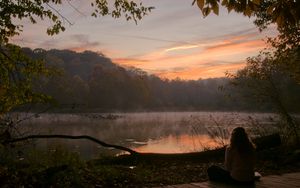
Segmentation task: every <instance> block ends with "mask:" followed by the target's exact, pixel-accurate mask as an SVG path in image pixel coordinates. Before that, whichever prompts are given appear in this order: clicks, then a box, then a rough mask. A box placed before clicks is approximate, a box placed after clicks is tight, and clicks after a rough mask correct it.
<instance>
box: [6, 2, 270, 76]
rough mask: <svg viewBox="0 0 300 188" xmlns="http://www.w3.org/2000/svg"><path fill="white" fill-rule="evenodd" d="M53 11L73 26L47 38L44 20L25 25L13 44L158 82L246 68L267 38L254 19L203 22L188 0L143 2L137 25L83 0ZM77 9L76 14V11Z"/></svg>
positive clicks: (229, 16) (224, 15)
mask: <svg viewBox="0 0 300 188" xmlns="http://www.w3.org/2000/svg"><path fill="white" fill-rule="evenodd" d="M67 2H68V1H66V2H65V4H64V5H63V6H62V7H59V8H58V10H59V11H60V12H61V13H62V14H63V15H64V16H65V17H67V18H68V19H69V20H70V21H71V22H72V23H73V24H72V25H68V24H67V23H66V24H65V26H66V31H65V32H63V33H60V34H59V35H57V36H52V37H51V36H47V34H46V28H47V27H48V26H49V25H50V22H49V21H43V22H38V24H35V25H32V24H30V23H29V22H28V21H22V23H23V24H24V28H23V33H22V34H21V35H20V36H17V37H14V38H13V39H12V42H15V43H18V44H19V45H21V46H24V47H25V46H26V47H31V48H44V49H53V48H56V49H70V50H75V51H84V50H92V51H96V52H101V53H103V54H105V55H106V56H107V57H109V58H111V59H112V60H113V62H115V63H118V64H120V65H122V66H134V67H136V68H140V69H142V70H144V71H147V72H148V73H151V74H156V75H158V76H160V77H163V78H170V79H173V78H176V77H179V78H181V79H199V78H210V77H222V76H224V73H225V72H226V71H229V72H234V71H236V70H238V69H240V68H242V67H243V66H245V59H246V58H247V57H249V56H253V55H256V54H258V52H259V50H262V49H263V48H264V47H266V45H265V43H264V41H263V40H262V39H265V37H266V36H274V35H275V34H276V32H275V29H268V30H266V31H264V32H263V33H260V32H259V31H258V29H257V28H256V27H255V26H254V24H253V23H252V22H253V19H252V18H251V19H249V18H248V17H244V16H243V15H240V14H236V13H233V12H232V13H229V14H228V13H227V10H225V9H221V10H220V15H219V16H216V15H213V14H211V15H209V16H208V17H206V18H203V16H202V14H201V12H200V10H199V9H198V7H197V6H192V5H191V4H192V0H184V1H183V0H144V1H143V3H144V4H145V5H150V6H154V7H155V9H154V10H153V11H152V12H151V13H150V14H149V15H148V16H146V17H144V18H143V19H142V20H141V21H140V22H138V24H137V25H136V24H135V23H134V22H127V21H125V19H124V18H121V19H113V18H110V17H101V18H93V17H91V16H90V14H91V8H90V3H88V1H83V0H72V1H71V2H69V3H67ZM74 7H76V9H77V10H78V11H77V10H75V8H74Z"/></svg>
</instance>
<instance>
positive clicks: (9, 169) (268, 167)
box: [0, 147, 300, 187]
mask: <svg viewBox="0 0 300 188" xmlns="http://www.w3.org/2000/svg"><path fill="white" fill-rule="evenodd" d="M298 149H299V148H298ZM298 149H297V148H296V149H295V148H293V149H289V150H287V149H286V148H282V147H277V148H273V149H268V150H264V151H260V152H258V153H257V164H256V171H259V172H260V173H261V174H262V175H263V176H266V175H270V174H281V173H287V172H300V157H299V154H300V152H299V150H298ZM0 157H1V158H0V187H22V186H24V187H152V186H162V185H172V184H183V183H191V182H201V181H206V180H207V175H206V169H207V168H208V167H209V166H210V165H212V164H218V165H222V162H223V156H217V157H209V158H207V159H201V160H199V159H197V157H186V158H185V157H182V158H176V157H175V158H174V157H170V156H167V157H157V156H150V157H146V158H139V157H129V156H126V157H124V156H123V157H108V156H100V157H99V159H97V160H90V161H83V160H81V159H80V158H79V156H78V155H77V154H74V153H70V152H68V151H66V150H65V149H63V148H55V149H54V148H52V149H49V150H48V151H37V150H32V151H27V152H26V154H25V153H23V152H22V151H20V150H18V149H16V148H15V149H9V150H8V149H5V148H1V156H0Z"/></svg>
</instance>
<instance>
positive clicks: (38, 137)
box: [3, 134, 138, 155]
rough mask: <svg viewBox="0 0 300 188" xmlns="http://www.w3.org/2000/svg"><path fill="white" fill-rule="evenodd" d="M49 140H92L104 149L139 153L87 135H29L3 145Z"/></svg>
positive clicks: (7, 141)
mask: <svg viewBox="0 0 300 188" xmlns="http://www.w3.org/2000/svg"><path fill="white" fill-rule="evenodd" d="M49 138H62V139H86V140H90V141H92V142H95V143H97V144H99V145H101V146H103V147H109V148H115V149H119V150H122V151H127V152H129V153H130V154H132V155H134V154H138V152H136V151H134V150H132V149H129V148H127V147H124V146H119V145H114V144H108V143H105V142H103V141H101V140H98V139H96V138H94V137H91V136H87V135H80V136H71V135H60V134H56V135H29V136H25V137H21V138H15V139H11V140H6V141H4V142H3V144H9V143H14V142H20V141H25V140H30V139H49Z"/></svg>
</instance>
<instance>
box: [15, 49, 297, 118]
mask: <svg viewBox="0 0 300 188" xmlns="http://www.w3.org/2000/svg"><path fill="white" fill-rule="evenodd" d="M22 50H23V51H24V52H25V54H26V55H28V56H29V57H32V58H33V59H37V60H42V61H44V62H45V63H46V65H47V66H48V67H49V68H50V67H51V68H52V69H53V68H54V70H55V71H54V72H55V73H53V74H52V75H51V76H50V77H41V78H40V79H38V80H36V81H35V82H34V89H35V90H36V91H37V92H40V93H43V94H46V95H49V96H52V97H53V99H54V101H55V104H56V105H57V106H59V107H60V110H61V111H63V110H62V109H64V110H65V111H73V112H82V111H93V112H107V111H196V110H198V111H199V110H200V111H207V110H212V111H217V110H218V111H268V112H272V111H273V106H272V103H273V101H270V100H269V98H266V99H264V101H258V100H257V97H256V96H255V95H256V93H257V91H255V90H256V89H255V88H253V87H241V85H244V86H245V85H246V84H247V83H248V82H249V79H251V78H247V79H248V82H247V81H246V80H244V81H242V84H240V85H239V86H236V85H235V84H233V78H231V77H230V76H228V77H222V78H210V79H199V80H181V79H180V78H177V79H174V80H169V79H162V78H159V77H158V76H156V75H150V74H147V73H146V72H145V71H143V70H140V69H137V68H134V67H121V66H119V65H117V64H115V63H114V62H113V61H112V60H111V59H110V58H109V57H106V56H105V55H103V54H101V53H96V52H92V51H84V52H80V53H79V52H74V51H70V50H55V49H52V50H44V49H34V50H32V49H30V48H23V49H22ZM199 76H200V77H201V75H199ZM224 76H225V75H224ZM274 79H276V80H275V81H276V90H277V92H279V95H280V96H279V97H280V99H281V100H282V103H283V104H284V106H285V108H286V109H287V110H289V111H290V112H298V111H299V109H300V108H299V106H300V104H299V103H297V101H299V99H300V96H299V95H298V93H299V92H300V86H299V84H297V83H295V81H293V80H292V79H289V77H287V76H286V75H282V74H278V75H275V78H274ZM260 84H261V85H263V84H264V83H263V82H261V83H260ZM39 107H41V105H39ZM18 109H23V108H22V107H21V108H18Z"/></svg>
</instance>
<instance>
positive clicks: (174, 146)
mask: <svg viewBox="0 0 300 188" xmlns="http://www.w3.org/2000/svg"><path fill="white" fill-rule="evenodd" d="M224 141H228V140H224ZM220 146H221V144H220V143H219V142H218V141H217V140H216V139H213V138H211V137H210V136H208V135H187V134H184V135H177V136H174V135H169V136H167V137H163V138H160V139H157V140H151V139H150V140H149V141H148V142H146V144H145V145H142V146H137V147H134V148H133V149H134V150H136V151H138V152H142V153H150V152H151V153H187V152H195V151H202V150H204V149H209V148H216V147H220Z"/></svg>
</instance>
